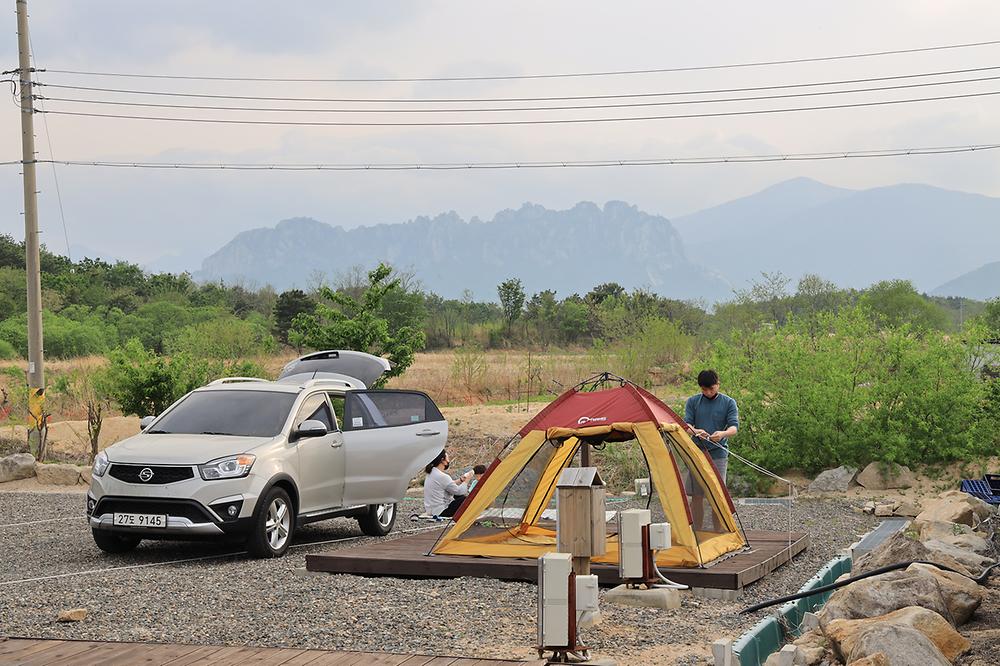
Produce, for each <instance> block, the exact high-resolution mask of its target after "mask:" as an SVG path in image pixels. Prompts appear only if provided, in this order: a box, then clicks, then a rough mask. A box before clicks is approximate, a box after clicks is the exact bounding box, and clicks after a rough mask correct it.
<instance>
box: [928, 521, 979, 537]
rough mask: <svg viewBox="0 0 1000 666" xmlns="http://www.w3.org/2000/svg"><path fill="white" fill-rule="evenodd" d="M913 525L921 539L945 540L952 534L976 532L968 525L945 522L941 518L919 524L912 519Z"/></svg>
mask: <svg viewBox="0 0 1000 666" xmlns="http://www.w3.org/2000/svg"><path fill="white" fill-rule="evenodd" d="M913 527H914V529H916V531H917V532H918V533H919V534H920V540H921V541H930V540H931V539H938V540H940V541H945V540H947V539H949V538H951V537H953V536H959V535H962V534H976V531H975V530H973V529H972V528H971V527H969V526H968V525H963V524H961V523H946V522H944V521H943V520H926V521H923V522H921V523H919V524H918V523H917V522H916V521H914V522H913Z"/></svg>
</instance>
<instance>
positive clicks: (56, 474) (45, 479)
mask: <svg viewBox="0 0 1000 666" xmlns="http://www.w3.org/2000/svg"><path fill="white" fill-rule="evenodd" d="M35 476H36V477H38V483H43V484H46V485H53V486H75V485H76V484H77V483H79V481H80V470H78V469H77V468H76V465H64V464H62V463H51V464H44V463H35Z"/></svg>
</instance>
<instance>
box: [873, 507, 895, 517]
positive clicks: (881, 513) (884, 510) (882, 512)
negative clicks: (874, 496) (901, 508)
mask: <svg viewBox="0 0 1000 666" xmlns="http://www.w3.org/2000/svg"><path fill="white" fill-rule="evenodd" d="M893 511H895V507H893V506H892V505H891V504H879V505H878V506H877V507H875V516H876V517H877V518H888V517H889V516H891V515H892V513H893Z"/></svg>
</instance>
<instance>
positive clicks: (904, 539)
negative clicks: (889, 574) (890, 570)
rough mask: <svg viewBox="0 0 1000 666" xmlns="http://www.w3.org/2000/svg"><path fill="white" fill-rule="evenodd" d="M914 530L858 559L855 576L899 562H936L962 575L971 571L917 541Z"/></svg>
mask: <svg viewBox="0 0 1000 666" xmlns="http://www.w3.org/2000/svg"><path fill="white" fill-rule="evenodd" d="M917 538H918V534H917V532H915V531H913V530H900V531H898V532H896V533H895V534H893V535H892V536H891V537H889V538H888V539H886V540H885V541H883V542H882V543H881V544H879V545H878V546H877V547H876V548H875V549H874V550H872V552H870V553H868V554H867V555H864V556H863V557H860V558H858V560H857V561H856V562H855V563H854V566H853V571H852V573H854V574H860V573H867V572H869V571H873V570H875V569H880V568H882V567H885V566H889V565H890V564H896V563H898V562H917V561H924V562H935V563H937V564H941V565H943V566H946V567H948V568H950V569H954V570H955V571H959V572H961V573H970V571H969V569H968V568H967V567H966V566H965V565H964V564H962V563H961V562H959V561H958V560H957V559H955V558H954V557H952V556H951V555H949V554H948V553H945V552H942V551H934V550H931V549H929V548H928V547H927V546H925V545H924V544H923V543H921V542H920V541H918V540H917Z"/></svg>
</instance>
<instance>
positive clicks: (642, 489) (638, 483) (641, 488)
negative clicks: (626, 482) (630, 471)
mask: <svg viewBox="0 0 1000 666" xmlns="http://www.w3.org/2000/svg"><path fill="white" fill-rule="evenodd" d="M635 494H636V495H638V496H639V497H649V479H636V480H635Z"/></svg>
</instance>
